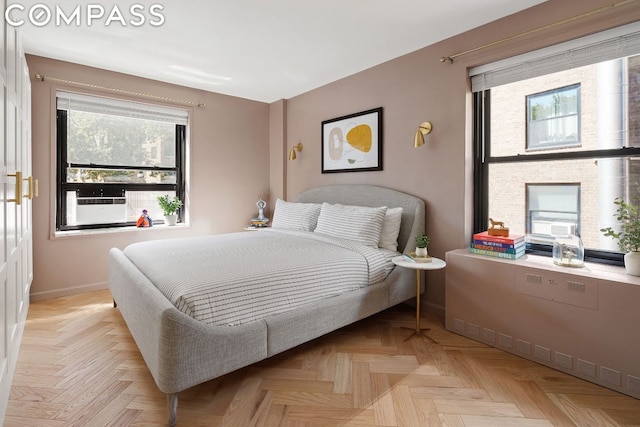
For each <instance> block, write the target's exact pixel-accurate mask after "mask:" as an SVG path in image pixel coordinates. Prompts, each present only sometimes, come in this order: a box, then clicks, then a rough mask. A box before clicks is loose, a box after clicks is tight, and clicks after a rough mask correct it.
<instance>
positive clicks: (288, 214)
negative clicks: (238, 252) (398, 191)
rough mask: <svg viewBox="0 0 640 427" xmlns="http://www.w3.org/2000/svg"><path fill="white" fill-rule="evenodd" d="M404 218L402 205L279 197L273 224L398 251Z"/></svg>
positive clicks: (278, 226)
mask: <svg viewBox="0 0 640 427" xmlns="http://www.w3.org/2000/svg"><path fill="white" fill-rule="evenodd" d="M401 219H402V208H387V207H386V206H382V207H377V208H369V207H365V206H349V205H339V204H331V203H322V204H320V203H296V202H286V201H284V200H281V199H278V200H277V201H276V208H275V211H274V213H273V221H272V223H271V226H272V227H273V228H276V229H278V228H279V229H287V230H300V231H313V232H315V233H323V234H327V235H330V236H336V237H341V238H344V239H349V240H354V241H356V242H359V243H361V244H363V245H366V246H370V247H374V248H382V249H388V250H391V251H397V250H398V234H399V233H400V222H401Z"/></svg>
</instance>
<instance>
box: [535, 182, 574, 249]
mask: <svg viewBox="0 0 640 427" xmlns="http://www.w3.org/2000/svg"><path fill="white" fill-rule="evenodd" d="M526 232H527V234H529V235H530V236H529V240H530V241H536V242H538V243H547V244H553V239H554V238H555V237H556V236H566V235H569V234H574V235H576V236H580V184H527V225H526Z"/></svg>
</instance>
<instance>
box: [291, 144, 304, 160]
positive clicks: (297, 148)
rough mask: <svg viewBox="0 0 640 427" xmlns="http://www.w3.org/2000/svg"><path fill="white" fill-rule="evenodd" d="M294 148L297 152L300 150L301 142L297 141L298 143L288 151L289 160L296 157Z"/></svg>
mask: <svg viewBox="0 0 640 427" xmlns="http://www.w3.org/2000/svg"><path fill="white" fill-rule="evenodd" d="M296 150H298V153H299V152H301V151H302V142H298V145H294V146H293V148H292V149H291V151H289V160H295V159H296V157H297V156H296Z"/></svg>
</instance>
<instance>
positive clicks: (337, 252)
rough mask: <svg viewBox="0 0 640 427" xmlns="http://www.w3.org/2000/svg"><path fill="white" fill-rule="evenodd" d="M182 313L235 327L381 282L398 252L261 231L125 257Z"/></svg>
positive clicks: (131, 250) (153, 247)
mask: <svg viewBox="0 0 640 427" xmlns="http://www.w3.org/2000/svg"><path fill="white" fill-rule="evenodd" d="M124 253H125V255H126V256H127V257H128V258H129V259H130V260H131V262H132V263H133V264H134V265H135V266H136V267H137V268H138V269H139V270H140V271H141V272H142V273H143V274H144V275H145V276H147V277H148V278H149V279H150V281H151V282H152V283H154V285H155V286H156V287H157V288H158V289H159V290H160V292H162V293H163V294H164V296H165V297H166V298H167V299H168V300H169V301H171V302H172V303H173V305H175V307H176V308H178V309H179V310H180V311H182V312H184V313H185V314H187V315H189V316H191V317H192V318H194V319H196V320H199V321H202V322H204V323H207V324H212V325H218V326H221V325H228V326H235V325H240V324H243V323H248V322H253V321H256V320H259V319H263V318H265V317H268V316H272V315H275V314H279V313H283V312H285V311H288V310H291V309H294V308H297V307H300V306H302V305H304V304H309V303H312V302H314V301H317V300H320V299H324V298H329V297H333V296H337V295H340V294H342V293H344V292H349V291H352V290H355V289H359V288H361V287H363V286H368V285H370V284H374V283H378V282H381V281H382V280H384V278H385V277H386V276H387V274H388V273H389V271H390V270H391V269H392V268H393V264H392V263H391V261H390V260H391V258H392V257H393V256H395V255H397V252H393V251H385V250H379V249H376V248H371V247H368V246H364V245H361V244H359V243H357V242H354V241H351V240H347V239H341V238H338V237H332V236H327V235H322V234H319V233H313V232H303V231H291V230H274V229H268V230H261V231H254V232H243V233H232V234H223V235H216V236H204V237H198V238H187V239H171V240H163V241H154V242H141V243H135V244H132V245H130V246H128V247H127V248H126V249H125V250H124Z"/></svg>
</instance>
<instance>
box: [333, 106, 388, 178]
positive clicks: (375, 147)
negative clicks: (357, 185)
mask: <svg viewBox="0 0 640 427" xmlns="http://www.w3.org/2000/svg"><path fill="white" fill-rule="evenodd" d="M321 158H322V173H331V172H364V171H380V170H382V107H380V108H374V109H373V110H367V111H363V112H361V113H356V114H350V115H348V116H343V117H338V118H336V119H331V120H325V121H323V122H322V156H321Z"/></svg>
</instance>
